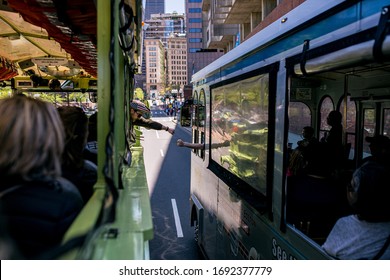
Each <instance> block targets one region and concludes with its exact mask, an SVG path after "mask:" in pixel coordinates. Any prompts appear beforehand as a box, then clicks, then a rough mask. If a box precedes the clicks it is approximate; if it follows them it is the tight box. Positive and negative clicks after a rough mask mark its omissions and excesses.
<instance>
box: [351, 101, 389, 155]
mask: <svg viewBox="0 0 390 280" xmlns="http://www.w3.org/2000/svg"><path fill="white" fill-rule="evenodd" d="M386 98H387V100H369V101H365V100H363V101H360V102H359V103H360V104H359V107H360V110H359V118H360V119H361V120H362V121H361V122H360V123H361V124H362V128H361V129H358V131H360V135H359V137H358V142H359V143H358V152H359V155H361V157H360V159H361V160H363V159H364V158H366V157H368V156H370V155H371V152H370V147H369V143H368V142H367V141H366V137H371V136H374V135H385V136H387V137H390V101H389V100H388V99H389V98H390V96H389V97H386Z"/></svg>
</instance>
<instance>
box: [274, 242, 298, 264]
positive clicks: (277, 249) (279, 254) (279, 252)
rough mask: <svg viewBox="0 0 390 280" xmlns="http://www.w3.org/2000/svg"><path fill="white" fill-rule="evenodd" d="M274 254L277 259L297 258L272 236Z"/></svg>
mask: <svg viewBox="0 0 390 280" xmlns="http://www.w3.org/2000/svg"><path fill="white" fill-rule="evenodd" d="M272 255H273V256H274V258H276V259H277V260H296V259H297V258H296V257H294V256H293V255H291V254H289V253H287V252H286V250H284V249H283V248H282V247H281V246H280V245H279V244H278V242H277V241H276V239H275V238H272Z"/></svg>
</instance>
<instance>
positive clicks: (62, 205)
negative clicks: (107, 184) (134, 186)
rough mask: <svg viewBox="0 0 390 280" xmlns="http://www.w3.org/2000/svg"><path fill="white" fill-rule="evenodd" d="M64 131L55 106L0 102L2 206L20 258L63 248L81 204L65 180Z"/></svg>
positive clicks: (21, 98)
mask: <svg viewBox="0 0 390 280" xmlns="http://www.w3.org/2000/svg"><path fill="white" fill-rule="evenodd" d="M63 147H64V132H63V127H62V123H61V120H60V118H59V115H58V113H57V110H56V108H55V107H54V106H53V105H52V104H49V103H47V102H44V101H40V100H37V99H32V98H29V97H26V96H23V95H17V96H15V97H12V98H6V99H1V100H0V182H1V183H0V202H1V203H0V205H1V208H2V209H1V213H2V214H3V217H4V223H5V226H6V227H7V231H8V233H9V236H10V237H11V238H12V240H13V241H14V244H15V247H16V250H18V252H19V253H20V257H18V258H22V259H39V258H41V257H42V256H43V254H44V253H47V252H48V251H50V250H52V249H54V248H55V247H57V246H59V245H60V243H61V240H62V238H63V235H64V234H65V232H66V230H67V229H68V227H69V226H70V225H71V223H72V222H73V220H74V219H75V218H76V216H77V215H78V214H79V212H80V210H81V209H82V207H83V202H82V198H81V195H80V193H79V191H78V190H77V188H76V187H75V186H74V185H73V184H71V183H70V182H69V181H67V180H65V179H63V178H61V155H62V151H63Z"/></svg>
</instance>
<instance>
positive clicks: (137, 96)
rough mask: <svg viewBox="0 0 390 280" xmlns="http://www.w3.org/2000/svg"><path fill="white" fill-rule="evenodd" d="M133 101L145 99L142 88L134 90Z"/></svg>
mask: <svg viewBox="0 0 390 280" xmlns="http://www.w3.org/2000/svg"><path fill="white" fill-rule="evenodd" d="M134 99H139V100H144V99H145V94H144V92H143V90H142V88H136V89H135V90H134Z"/></svg>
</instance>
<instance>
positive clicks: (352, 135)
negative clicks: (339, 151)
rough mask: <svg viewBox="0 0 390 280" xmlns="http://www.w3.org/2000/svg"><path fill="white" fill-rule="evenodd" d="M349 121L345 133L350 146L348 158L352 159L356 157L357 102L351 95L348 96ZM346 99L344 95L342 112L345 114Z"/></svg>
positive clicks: (341, 105) (341, 104)
mask: <svg viewBox="0 0 390 280" xmlns="http://www.w3.org/2000/svg"><path fill="white" fill-rule="evenodd" d="M346 109H347V110H346V111H347V122H346V125H345V129H344V130H345V133H346V135H347V139H346V146H347V147H348V150H347V151H346V152H348V154H347V158H348V159H350V160H352V159H354V158H355V140H356V121H355V120H356V104H355V102H354V101H352V100H351V96H349V95H348V96H347V108H346ZM344 112H345V100H344V97H342V100H341V103H340V113H341V114H342V115H344Z"/></svg>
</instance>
